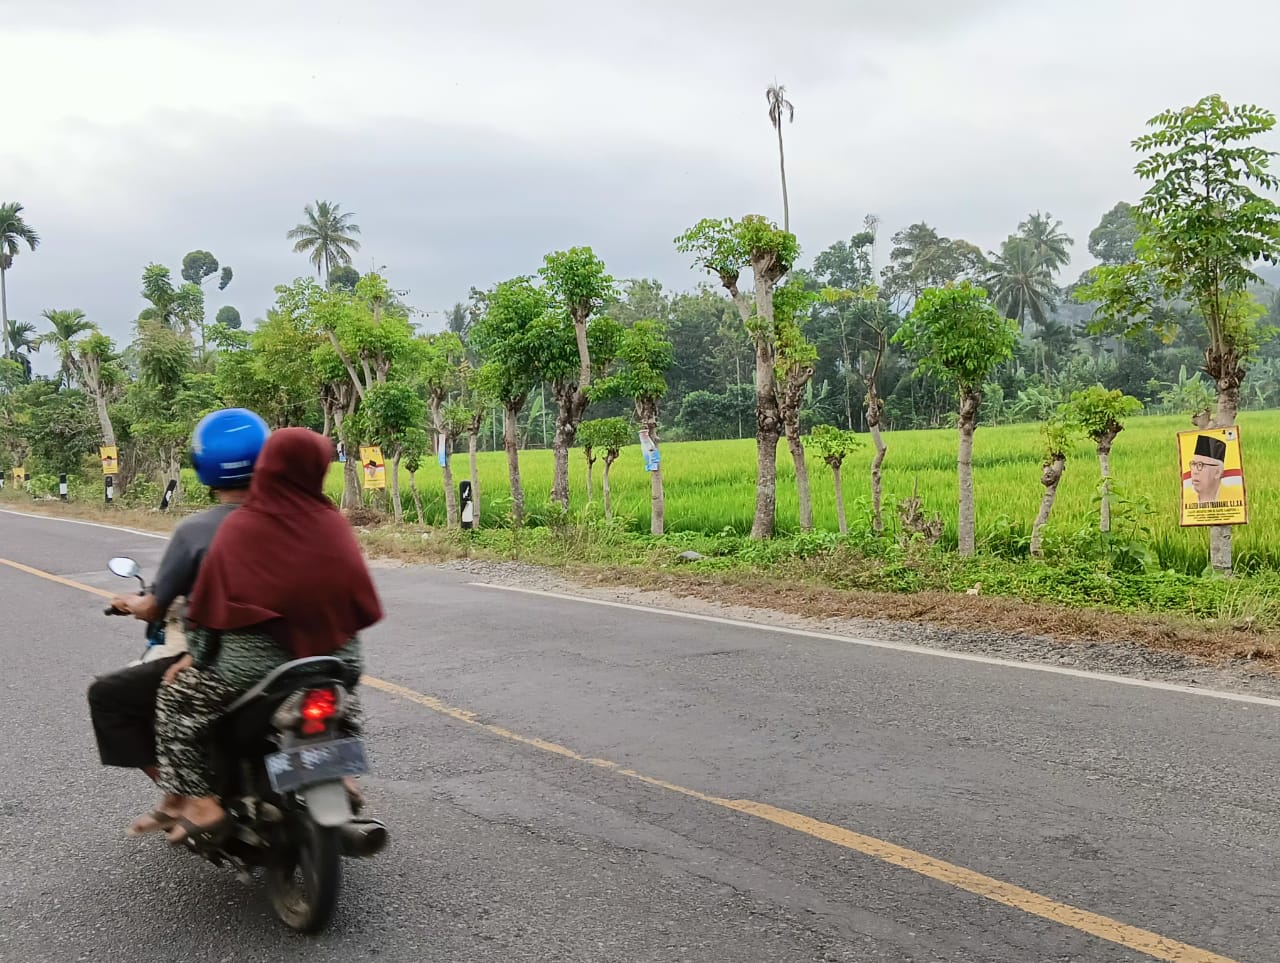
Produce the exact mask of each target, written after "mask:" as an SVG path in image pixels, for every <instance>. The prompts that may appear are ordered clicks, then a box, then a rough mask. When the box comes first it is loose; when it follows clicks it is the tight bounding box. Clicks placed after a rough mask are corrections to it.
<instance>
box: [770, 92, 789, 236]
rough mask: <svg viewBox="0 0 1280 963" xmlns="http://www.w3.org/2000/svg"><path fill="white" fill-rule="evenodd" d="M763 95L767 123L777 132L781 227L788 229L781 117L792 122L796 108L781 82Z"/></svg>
mask: <svg viewBox="0 0 1280 963" xmlns="http://www.w3.org/2000/svg"><path fill="white" fill-rule="evenodd" d="M764 96H765V99H766V100H767V101H768V102H769V123H770V124H772V125H773V129H774V130H775V131H777V133H778V169H779V171H781V173H782V229H783V230H784V231H790V230H791V204H790V203H789V202H788V200H787V159H786V155H785V154H784V153H783V150H782V117H783V115H784V114H785V115H786V117H787V120H788V121H790V122H792V123H794V122H795V119H796V109H795V107H794V106H792V104H791V101H789V100H787V88H786V87H784V86H782V85H781V84H777V83H774V84H770V85H769V89H768V90H766V91H765V92H764Z"/></svg>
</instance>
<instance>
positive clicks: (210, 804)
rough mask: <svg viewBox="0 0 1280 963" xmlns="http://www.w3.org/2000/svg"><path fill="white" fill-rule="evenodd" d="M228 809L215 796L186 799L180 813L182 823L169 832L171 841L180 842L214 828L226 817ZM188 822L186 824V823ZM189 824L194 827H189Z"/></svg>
mask: <svg viewBox="0 0 1280 963" xmlns="http://www.w3.org/2000/svg"><path fill="white" fill-rule="evenodd" d="M226 815H227V811H226V810H225V809H223V808H222V804H221V803H220V802H218V800H217V798H216V797H214V796H203V797H201V798H199V799H186V800H184V801H183V804H182V811H181V813H180V815H179V820H180V823H179V825H177V826H175V827H174V828H173V830H172V831H171V832H170V833H169V842H171V843H180V842H182V841H183V840H184V839H186V838H187V836H189V835H194V834H195V833H198V832H201V831H203V830H206V829H214V828H216V827H218V826H219V824H221V823H222V821H223V820H224V819H225V818H226ZM184 824H186V825H184ZM188 826H190V827H192V828H191V829H188Z"/></svg>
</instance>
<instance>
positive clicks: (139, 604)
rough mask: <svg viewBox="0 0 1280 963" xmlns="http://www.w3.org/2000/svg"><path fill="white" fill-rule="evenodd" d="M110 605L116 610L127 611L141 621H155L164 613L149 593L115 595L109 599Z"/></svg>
mask: <svg viewBox="0 0 1280 963" xmlns="http://www.w3.org/2000/svg"><path fill="white" fill-rule="evenodd" d="M111 607H112V608H114V609H115V610H116V611H117V612H128V613H129V614H130V615H132V616H133V617H134V618H135V619H141V620H142V621H143V622H157V621H159V620H160V618H161V616H163V615H164V613H163V612H161V611H160V606H159V605H158V604H157V603H156V597H155V596H154V595H151V594H147V595H117V596H116V597H115V598H113V599H112V600H111Z"/></svg>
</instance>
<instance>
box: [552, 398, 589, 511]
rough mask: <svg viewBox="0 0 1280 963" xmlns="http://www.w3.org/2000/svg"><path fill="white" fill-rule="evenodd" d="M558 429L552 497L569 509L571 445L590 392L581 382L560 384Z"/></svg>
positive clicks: (554, 439)
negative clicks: (578, 383) (587, 392)
mask: <svg viewBox="0 0 1280 963" xmlns="http://www.w3.org/2000/svg"><path fill="white" fill-rule="evenodd" d="M554 393H555V397H556V403H557V406H556V433H555V437H554V438H553V440H552V442H551V446H552V450H553V455H554V460H555V478H554V480H553V483H552V486H551V500H552V501H553V502H555V503H556V504H557V505H559V506H560V507H561V508H563V509H564V510H565V511H568V510H569V449H570V448H572V447H573V440H574V439H575V438H576V437H577V436H578V423H579V422H580V421H581V420H582V416H583V414H584V413H585V412H586V410H587V395H586V392H585V391H584V390H583V389H582V388H580V387H578V386H577V385H566V384H560V385H556V386H555V388H554Z"/></svg>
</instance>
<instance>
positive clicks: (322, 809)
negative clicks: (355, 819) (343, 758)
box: [298, 779, 352, 826]
mask: <svg viewBox="0 0 1280 963" xmlns="http://www.w3.org/2000/svg"><path fill="white" fill-rule="evenodd" d="M298 798H299V799H301V800H302V801H303V802H304V803H306V804H307V811H308V812H309V813H311V818H312V819H314V820H315V821H316V824H317V825H320V826H341V825H342V824H343V823H346V822H350V820H351V817H352V812H351V800H350V799H349V798H348V797H347V788H346V786H344V785H343V784H342V780H340V779H339V780H336V781H334V782H321V783H317V784H316V785H314V786H307V787H306V788H305V789H299V790H298Z"/></svg>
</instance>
